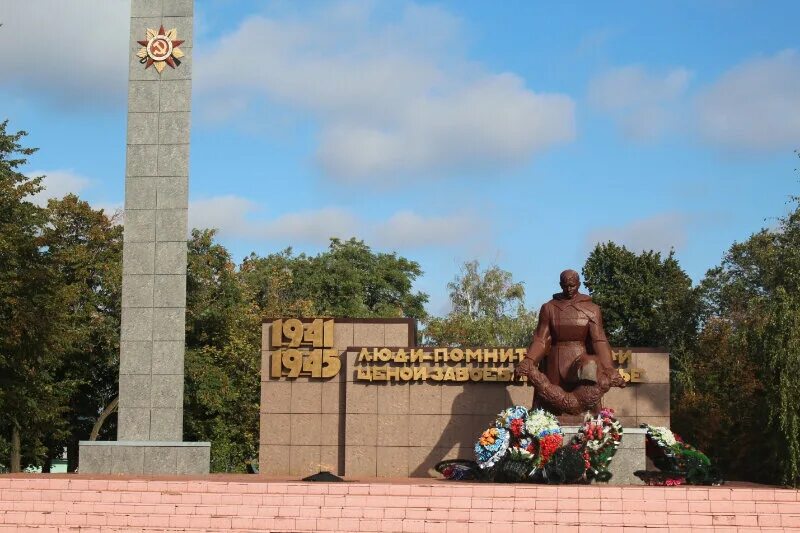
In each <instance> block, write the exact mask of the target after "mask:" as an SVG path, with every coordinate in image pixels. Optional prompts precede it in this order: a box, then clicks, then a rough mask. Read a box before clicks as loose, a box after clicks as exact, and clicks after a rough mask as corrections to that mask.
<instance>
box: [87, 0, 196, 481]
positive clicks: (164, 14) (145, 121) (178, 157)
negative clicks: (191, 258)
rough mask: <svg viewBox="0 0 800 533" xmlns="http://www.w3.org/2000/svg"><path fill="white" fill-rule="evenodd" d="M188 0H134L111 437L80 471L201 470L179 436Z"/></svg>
mask: <svg viewBox="0 0 800 533" xmlns="http://www.w3.org/2000/svg"><path fill="white" fill-rule="evenodd" d="M193 10H194V1H193V0H132V2H131V33H130V41H129V45H130V51H129V56H130V65H129V82H128V132H127V157H126V166H125V221H124V224H125V229H124V236H123V265H122V326H121V338H120V371H119V414H118V429H117V439H118V441H117V442H99V441H97V442H81V443H80V458H79V462H80V466H79V469H80V471H81V472H96V473H136V474H141V473H154V474H155V473H159V474H200V473H204V472H205V473H207V472H208V470H209V461H210V444H209V443H207V442H200V443H187V442H183V374H184V371H183V357H184V343H185V338H184V337H185V314H186V261H187V247H186V236H187V224H188V221H187V218H188V207H189V206H188V189H189V135H190V131H189V130H190V110H191V89H192V76H191V73H192V71H191V60H192V44H193V43H192V29H193V28H192V26H193V20H194V18H193Z"/></svg>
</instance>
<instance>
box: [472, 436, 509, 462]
mask: <svg viewBox="0 0 800 533" xmlns="http://www.w3.org/2000/svg"><path fill="white" fill-rule="evenodd" d="M510 441H511V433H510V432H509V431H508V430H507V429H505V428H498V427H492V428H489V429H487V430H486V431H484V432H483V434H482V435H481V436H480V438H479V439H478V442H477V443H476V444H475V457H476V458H477V459H478V466H479V467H480V468H481V469H482V470H486V469H489V468H492V467H493V466H495V465H496V464H497V463H498V461H500V459H502V458H503V456H504V455H505V454H506V452H507V451H508V445H509V443H510Z"/></svg>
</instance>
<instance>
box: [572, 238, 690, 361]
mask: <svg viewBox="0 0 800 533" xmlns="http://www.w3.org/2000/svg"><path fill="white" fill-rule="evenodd" d="M583 278H584V280H583V282H584V284H585V285H586V288H587V289H588V290H589V292H590V293H591V295H592V299H593V300H594V302H595V303H596V304H598V305H599V306H600V307H601V308H602V309H603V321H604V323H605V327H606V331H607V332H608V335H609V341H610V342H611V344H612V345H614V346H650V347H656V346H659V347H669V348H670V349H672V350H675V349H676V348H678V347H679V346H680V347H683V345H684V344H685V343H687V342H689V339H691V338H692V337H693V336H694V334H695V332H696V330H697V319H696V316H697V315H696V309H697V295H696V293H695V291H694V290H693V289H692V280H691V278H689V276H688V275H687V274H686V272H684V271H683V269H682V268H681V267H680V265H679V264H678V261H677V259H675V255H674V252H672V251H670V253H669V254H668V255H667V256H666V257H662V256H661V254H660V253H659V252H654V251H648V252H642V253H640V254H638V255H637V254H635V253H634V252H632V251H630V250H628V249H627V248H626V247H625V246H618V245H616V244H614V243H613V242H608V243H605V244H598V245H597V246H595V248H594V250H592V252H591V254H589V257H588V259H587V260H586V264H585V265H584V267H583Z"/></svg>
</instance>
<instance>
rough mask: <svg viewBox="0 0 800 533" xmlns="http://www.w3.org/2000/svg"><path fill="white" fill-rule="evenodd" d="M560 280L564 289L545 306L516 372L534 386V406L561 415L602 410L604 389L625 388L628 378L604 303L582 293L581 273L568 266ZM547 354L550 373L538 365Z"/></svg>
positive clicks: (606, 390) (545, 359)
mask: <svg viewBox="0 0 800 533" xmlns="http://www.w3.org/2000/svg"><path fill="white" fill-rule="evenodd" d="M560 285H561V289H562V292H560V293H558V294H554V295H553V299H552V300H550V301H549V302H547V303H546V304H544V305H543V306H542V309H541V311H540V312H539V322H538V324H537V325H536V332H535V333H534V336H533V341H532V342H531V345H530V347H528V352H527V353H526V355H525V359H524V360H523V361H522V362H521V363H520V364H519V365H517V368H516V369H515V373H516V374H517V375H518V376H520V375H524V376H527V377H528V380H529V381H531V382H532V384H533V386H534V387H535V389H534V407H542V408H544V409H547V410H549V411H551V412H553V413H554V414H556V415H560V414H571V415H577V414H580V413H582V412H584V411H597V410H599V408H600V400H601V399H602V397H603V394H605V393H606V392H608V390H609V389H610V388H611V387H624V386H625V380H624V379H622V376H620V374H619V372H618V371H617V370H615V369H614V366H613V363H612V359H611V348H610V347H609V345H608V340H607V339H606V334H605V332H604V331H603V318H602V314H601V312H600V307H599V306H598V305H597V304H595V303H593V302H592V298H591V297H590V296H587V295H585V294H581V293H579V292H578V288H579V287H580V285H581V281H580V277H579V276H578V273H577V272H575V271H574V270H565V271H564V272H562V273H561V282H560ZM545 356H546V357H545ZM543 359H544V363H545V373H542V372H541V371H540V369H539V367H540V366H541V365H540V363H541V362H542V360H543Z"/></svg>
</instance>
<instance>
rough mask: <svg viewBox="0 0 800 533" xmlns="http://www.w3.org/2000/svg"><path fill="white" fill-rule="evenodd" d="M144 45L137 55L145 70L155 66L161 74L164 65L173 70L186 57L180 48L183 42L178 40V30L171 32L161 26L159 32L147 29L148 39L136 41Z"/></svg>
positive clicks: (174, 29)
mask: <svg viewBox="0 0 800 533" xmlns="http://www.w3.org/2000/svg"><path fill="white" fill-rule="evenodd" d="M136 42H137V43H139V44H140V45H142V49H141V50H139V52H138V53H137V54H136V55H137V56H138V57H139V61H140V62H141V63H142V64H144V68H150V67H151V66H155V67H156V70H157V71H158V73H159V74H161V71H162V70H164V65H169V66H170V67H172V68H175V67H177V66H178V65H180V64H181V61H180V59H181V58H182V57H183V56H184V54H183V52H182V51H181V49H180V48H178V47H179V46H180V45H181V44H183V41H179V40H178V30H177V29H176V28H172V29H171V30H169V31H165V30H164V26H161V27H160V28H159V29H158V31H156V30H151V29H150V28H147V39H145V40H144V41H136Z"/></svg>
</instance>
